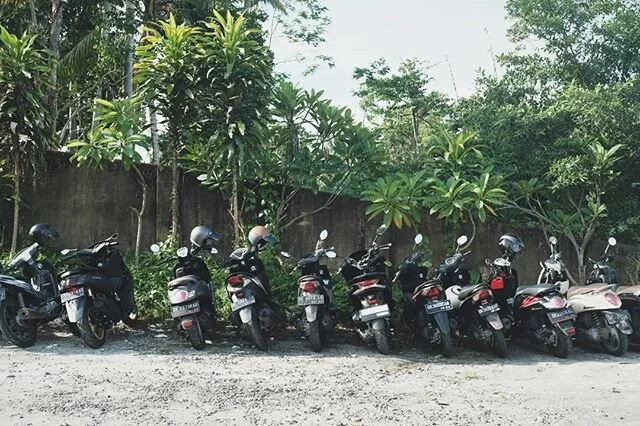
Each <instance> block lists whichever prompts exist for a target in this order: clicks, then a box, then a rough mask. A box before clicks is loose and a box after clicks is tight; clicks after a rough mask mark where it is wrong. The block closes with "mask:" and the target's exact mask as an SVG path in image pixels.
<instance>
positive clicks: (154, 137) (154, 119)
mask: <svg viewBox="0 0 640 426" xmlns="http://www.w3.org/2000/svg"><path fill="white" fill-rule="evenodd" d="M149 123H150V124H151V129H150V130H151V146H152V149H153V164H155V165H156V166H159V165H160V141H159V138H158V114H156V110H155V109H154V105H151V106H150V107H149Z"/></svg>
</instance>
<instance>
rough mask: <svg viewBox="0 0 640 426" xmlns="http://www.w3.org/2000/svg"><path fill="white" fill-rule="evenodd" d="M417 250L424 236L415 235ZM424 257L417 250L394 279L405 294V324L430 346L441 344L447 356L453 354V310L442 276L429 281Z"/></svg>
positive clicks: (443, 353) (399, 269)
mask: <svg viewBox="0 0 640 426" xmlns="http://www.w3.org/2000/svg"><path fill="white" fill-rule="evenodd" d="M413 241H414V243H415V244H414V246H413V249H414V250H415V248H416V247H417V245H418V244H420V243H421V242H422V235H421V234H418V235H416V237H415V238H414V240H413ZM423 257H424V253H423V252H421V251H414V253H412V254H411V255H410V256H407V257H406V258H405V259H404V261H403V262H402V265H400V267H398V270H397V272H396V275H395V277H394V279H393V282H398V283H399V284H400V288H401V289H402V295H403V319H404V322H405V324H407V325H408V326H409V328H410V329H411V330H412V331H413V332H414V333H415V335H416V337H417V338H418V339H421V341H423V342H424V343H426V344H427V345H438V346H439V347H440V351H441V353H442V355H443V356H446V357H449V356H451V355H453V339H452V336H451V326H450V324H449V312H450V311H451V310H453V306H452V305H451V301H449V300H448V299H447V296H446V294H445V292H444V288H442V285H441V284H440V280H439V279H438V278H435V279H432V280H428V279H427V274H428V268H426V267H424V266H420V262H421V261H422V258H423Z"/></svg>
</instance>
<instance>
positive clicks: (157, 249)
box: [150, 244, 160, 253]
mask: <svg viewBox="0 0 640 426" xmlns="http://www.w3.org/2000/svg"><path fill="white" fill-rule="evenodd" d="M150 249H151V252H152V253H160V246H159V245H158V244H151V247H150Z"/></svg>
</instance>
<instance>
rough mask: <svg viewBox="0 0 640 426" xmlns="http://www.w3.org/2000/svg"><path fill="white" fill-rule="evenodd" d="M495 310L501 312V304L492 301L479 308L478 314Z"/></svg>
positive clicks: (490, 312)
mask: <svg viewBox="0 0 640 426" xmlns="http://www.w3.org/2000/svg"><path fill="white" fill-rule="evenodd" d="M494 312H500V306H498V304H497V303H490V304H487V305H484V306H480V307H479V308H478V314H480V316H481V317H484V316H486V315H489V314H492V313H494Z"/></svg>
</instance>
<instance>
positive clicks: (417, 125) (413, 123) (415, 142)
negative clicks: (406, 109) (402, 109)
mask: <svg viewBox="0 0 640 426" xmlns="http://www.w3.org/2000/svg"><path fill="white" fill-rule="evenodd" d="M411 128H412V129H413V147H414V148H417V147H418V139H419V132H420V123H419V122H418V112H417V111H415V110H412V111H411Z"/></svg>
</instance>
